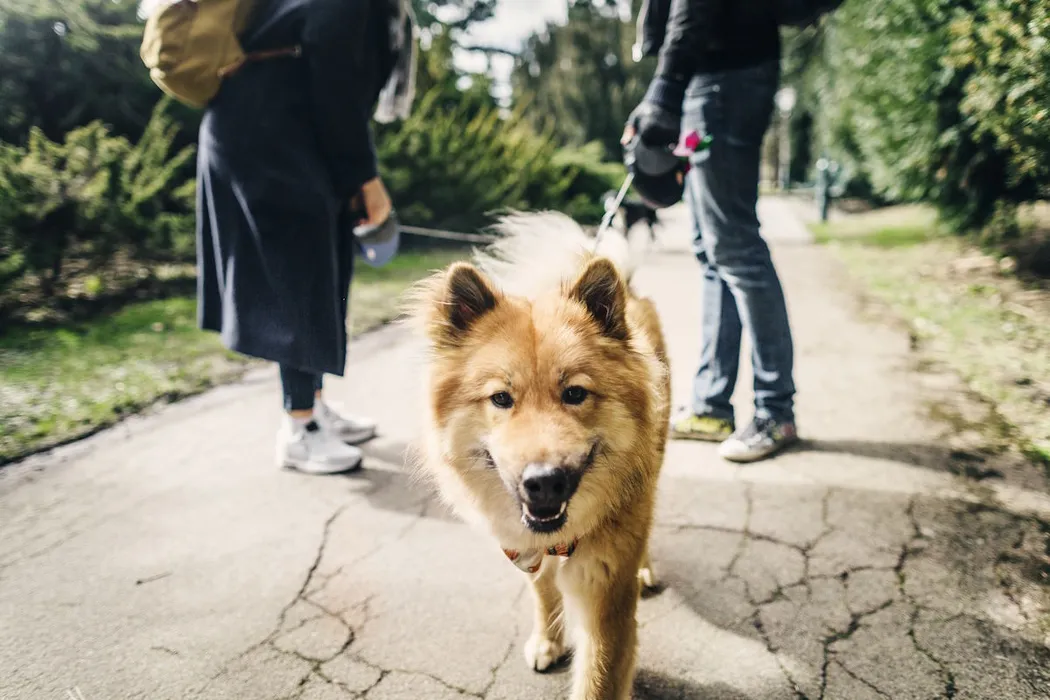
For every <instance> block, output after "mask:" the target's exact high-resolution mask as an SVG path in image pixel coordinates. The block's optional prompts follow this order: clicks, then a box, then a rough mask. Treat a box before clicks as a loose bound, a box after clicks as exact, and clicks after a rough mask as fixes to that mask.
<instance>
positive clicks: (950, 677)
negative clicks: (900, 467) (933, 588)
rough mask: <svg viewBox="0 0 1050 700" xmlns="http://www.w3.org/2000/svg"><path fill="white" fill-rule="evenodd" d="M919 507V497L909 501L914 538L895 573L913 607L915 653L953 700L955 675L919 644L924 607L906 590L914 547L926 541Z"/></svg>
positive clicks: (910, 633) (910, 631)
mask: <svg viewBox="0 0 1050 700" xmlns="http://www.w3.org/2000/svg"><path fill="white" fill-rule="evenodd" d="M917 506H918V497H917V496H913V497H912V498H911V499H910V500H909V501H908V507H907V508H906V509H905V511H904V512H905V514H906V515H907V516H908V522H909V523H910V524H911V528H912V536H911V538H910V539H909V540H908V541H907V542H906V543H905V544H904V546H903V547H901V553H900V558H899V559H898V560H897V565H896V566H895V567H894V571H895V572H896V574H897V586H898V590H899V592H900V595H901V598H903V599H904V600H906V601H908V603H909V604H910V605H911V606H912V610H911V614H910V615H909V616H908V638H909V639H910V640H911V643H912V646H913V647H914V648H915V651H917V652H919V653H920V654H921V655H922V656H924V657H925V658H926V659H928V660H929V661H930V662H931V663H933V665H934V666H936V667H937V669H938V671H939V672H940V675H941V681H942V683H943V684H944V697H945V698H947V699H948V700H951V699H952V698H954V697H955V694H956V691H957V688H956V683H955V674H954V673H952V670H951V669H950V668H948V664H947V663H945V662H943V661H941V660H940V659H938V658H937V657H936V656H934V655H933V653H932V652H931V651H929V650H928V649H925V648H923V646H922V644H920V643H919V640H918V637H917V636H916V633H915V627H916V625H917V624H918V621H919V615H920V613H921V612H922V605H921V604H920V603H919V602H918V601H916V600H915V599H914V598H913V597H912V596H910V595H909V594H908V591H907V589H906V583H907V575H906V574H905V572H904V568H905V567H906V566H907V564H908V560H909V558H910V557H911V556H912V555H913V554H916V553H918V550H916V549H915V548H914V547H913V545H914V544H915V543H916V542H918V541H920V540H924V539H926V538H925V535H924V534H923V532H922V525H920V524H919V518H918V516H917V515H916V513H915V509H916V507H917Z"/></svg>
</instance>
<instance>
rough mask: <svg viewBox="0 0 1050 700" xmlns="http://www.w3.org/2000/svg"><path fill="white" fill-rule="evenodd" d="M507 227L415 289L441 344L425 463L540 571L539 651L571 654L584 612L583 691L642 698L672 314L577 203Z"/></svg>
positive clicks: (430, 383) (533, 652) (432, 352)
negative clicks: (580, 214) (580, 221)
mask: <svg viewBox="0 0 1050 700" xmlns="http://www.w3.org/2000/svg"><path fill="white" fill-rule="evenodd" d="M500 229H501V232H502V234H503V236H502V237H501V238H500V240H499V241H498V243H497V244H495V245H494V246H493V247H492V248H491V249H489V250H488V251H486V252H485V253H480V254H478V255H477V256H476V257H475V264H473V265H472V264H467V263H456V264H453V265H452V266H450V267H449V268H448V269H447V270H445V271H443V272H440V273H437V274H435V275H434V276H432V277H431V278H430V279H428V280H426V281H425V282H424V283H423V284H421V285H420V286H419V287H418V288H417V290H416V292H417V293H416V294H414V295H413V301H414V303H413V305H412V309H413V315H414V317H415V318H416V319H417V320H418V321H419V322H420V325H421V328H422V329H424V331H425V337H426V339H427V341H428V349H429V354H428V359H427V375H428V376H427V383H426V392H427V397H428V399H427V403H428V405H427V412H426V415H427V420H426V423H425V428H424V429H425V446H424V450H423V452H424V454H423V455H422V460H421V468H422V470H423V473H424V474H425V475H427V476H428V477H429V478H430V479H432V480H433V482H434V484H435V485H436V487H437V490H438V491H439V492H440V494H441V496H442V497H443V499H444V500H445V501H446V502H447V503H448V504H449V505H450V506H451V507H452V508H453V509H454V510H455V511H456V513H457V514H458V515H460V516H461V517H462V518H463V519H464V520H466V521H468V522H469V523H472V524H474V525H476V526H478V527H480V528H483V529H484V530H486V531H487V532H489V533H490V534H491V535H492V536H493V538H494V539H495V540H496V542H497V543H498V545H499V546H500V547H501V548H502V549H503V551H504V554H505V555H506V556H507V557H508V558H509V559H510V560H511V561H512V562H513V563H514V564H516V565H517V566H518V567H519V568H520V569H522V570H523V571H525V572H526V575H528V576H529V579H530V580H531V582H532V589H533V593H534V599H535V606H536V607H535V609H536V623H535V629H534V631H533V634H532V637H531V638H530V639H529V641H528V643H527V644H526V647H525V658H526V661H527V663H528V664H529V666H530V667H531V668H533V669H535V670H536V671H545V670H547V669H548V668H549V667H551V666H552V665H553V664H555V663H556V662H557V661H559V660H560V659H561V658H563V657H564V656H565V654H566V652H567V650H568V644H567V639H566V636H567V635H566V627H568V629H569V630H570V631H571V632H572V634H571V637H570V639H569V640H568V641H571V642H572V645H573V646H574V655H573V656H574V660H573V666H574V678H573V690H572V698H573V700H626V699H627V698H629V697H630V693H631V686H632V683H633V679H634V672H635V653H636V647H637V624H636V620H635V611H636V608H637V603H638V597H639V592H640V584H641V585H646V586H652V585H654V581H653V575H652V571H651V568H650V565H649V561H648V554H647V547H648V540H649V534H650V530H651V527H652V521H653V508H654V502H655V494H656V482H657V477H658V475H659V472H660V467H661V464H662V462H663V455H664V447H665V443H666V439H667V430H668V413H669V394H670V385H669V371H668V361H667V353H666V350H665V347H664V340H663V335H662V330H661V328H660V323H659V320H658V318H657V315H656V311H655V308H654V307H653V305H652V303H651V302H650V301H648V300H647V299H641V298H638V297H637V296H636V295H634V294H633V293H632V292H631V291H630V289H629V286H628V282H629V277H630V269H629V267H628V259H629V250H628V245H627V241H626V240H625V239H624V238H623V236H622V235H621V234H619V233H616V232H613V231H610V232H608V233H607V234H605V236H604V237H603V238H602V242H601V244H600V246H599V250H598V251H597V252H591V250H590V248H591V246H592V245H593V239H591V238H589V237H588V236H587V235H586V234H585V233H584V232H583V230H582V229H581V228H580V227H579V226H577V225H576V224H575V223H574V222H573V221H572V220H571V219H568V218H567V217H563V216H561V215H557V214H531V215H515V216H512V217H509V218H507V219H504V221H503V222H502V224H501V226H500ZM494 549H495V546H494ZM565 620H567V621H568V622H569V623H570V624H569V625H565V624H563V622H564V621H565Z"/></svg>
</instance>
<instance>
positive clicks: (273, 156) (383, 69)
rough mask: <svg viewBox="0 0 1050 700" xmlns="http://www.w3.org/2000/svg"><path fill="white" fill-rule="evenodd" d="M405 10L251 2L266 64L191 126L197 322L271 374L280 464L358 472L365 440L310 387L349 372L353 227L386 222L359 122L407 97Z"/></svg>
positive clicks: (366, 423) (328, 0) (361, 2)
mask: <svg viewBox="0 0 1050 700" xmlns="http://www.w3.org/2000/svg"><path fill="white" fill-rule="evenodd" d="M403 2H407V0H262V1H260V2H259V3H258V8H257V9H256V10H255V11H254V14H253V16H252V18H251V21H250V23H249V28H248V30H247V31H246V32H245V33H244V34H243V36H242V37H241V43H242V45H243V47H244V49H245V51H247V52H253V53H257V54H260V55H265V54H269V55H275V56H277V57H273V58H268V59H266V60H259V61H249V62H246V63H245V64H243V65H242V66H241V67H240V68H239V69H238V70H237V71H236V72H234V73H233V74H232V75H231V76H229V77H227V78H225V79H224V80H223V84H222V87H221V89H220V91H219V93H218V94H217V95H216V97H215V98H214V99H213V100H212V102H211V103H210V104H209V105H208V107H207V109H206V110H205V112H204V116H203V120H202V122H201V127H200V140H199V151H198V189H197V205H198V206H197V255H198V299H199V306H198V315H199V322H200V325H201V327H203V328H204V329H207V330H211V331H216V332H219V333H221V337H222V341H223V343H224V344H225V345H226V346H227V347H228V348H230V349H231V350H234V351H236V352H239V353H243V354H246V355H249V356H252V357H257V358H261V359H264V360H269V361H272V362H274V363H276V364H277V366H278V367H279V371H280V378H281V385H282V390H283V391H282V394H283V397H282V403H283V408H284V409H285V415H284V417H283V421H282V425H281V428H280V429H279V431H278V436H277V441H276V442H277V450H276V451H277V462H278V464H279V465H280V466H282V467H288V468H295V469H298V470H300V471H304V472H309V473H315V474H330V473H338V472H344V471H348V470H350V469H353V468H356V467H357V466H359V465H360V464H361V461H362V453H361V450H360V449H359V448H358V447H356V445H357V444H358V443H361V442H363V441H365V440H368V439H370V438H371V437H372V436H373V435H374V434H375V431H376V425H375V423H374V422H373V421H372V420H370V419H368V418H365V417H362V416H356V417H355V416H352V415H348V414H343V413H340V412H339V411H338V410H337V409H336V408H335V407H334V406H333V405H332V404H330V403H329V402H327V401H326V400H325V399H324V398H323V394H322V388H323V377H324V375H325V374H330V375H336V376H341V375H342V374H343V372H344V369H345V364H346V352H347V332H346V319H347V303H348V294H349V285H350V279H351V274H352V270H353V262H354V246H355V243H354V241H355V237H354V233H353V231H354V230H355V227H356V226H358V225H359V224H362V223H365V224H368V225H379V224H381V223H382V222H384V221H387V220H388V217H390V215H391V211H392V205H391V201H390V197H389V196H388V194H387V191H386V188H385V187H384V186H383V182H382V180H381V179H380V177H379V174H378V168H377V163H376V153H375V147H374V144H373V140H372V133H371V124H370V120H371V118H372V117H373V116H376V117H378V116H379V114H378V111H377V108H378V107H381V106H382V105H383V104H384V102H383V99H384V98H385V96H388V95H389V94H390V92H389V86H390V84H391V82H394V83H396V84H397V85H396V87H397V88H401V87H404V86H405V85H406V84H407V85H408V87H409V90H410V89H411V81H408V82H407V83H406V81H405V80H404V76H403V75H402V72H403V68H404V66H405V65H406V60H405V59H404V56H405V55H406V52H407V53H411V52H412V51H413V44H412V38H411V24H412V21H411V16H410V14H407V12H408V11H407V10H406V8H405V6H404V5H403ZM410 75H414V74H410ZM397 92H398V91H397V90H395V93H397ZM410 97H411V95H410V94H409V95H408V98H409V99H410ZM401 98H404V95H403V94H400V95H399V96H395V98H393V99H394V100H395V101H396V100H397V99H401ZM405 103H407V100H405V99H402V106H401V108H400V112H401V113H400V116H402V117H403V116H404V104H405ZM392 109H393V111H395V112H397V111H398V108H397V107H393V108H392ZM366 250H367V249H366ZM373 252H374V251H373Z"/></svg>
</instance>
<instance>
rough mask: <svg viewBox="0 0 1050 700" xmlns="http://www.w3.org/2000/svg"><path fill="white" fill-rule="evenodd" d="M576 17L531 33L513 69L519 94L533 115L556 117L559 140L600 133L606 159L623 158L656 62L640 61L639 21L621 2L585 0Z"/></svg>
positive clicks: (546, 120) (572, 141)
mask: <svg viewBox="0 0 1050 700" xmlns="http://www.w3.org/2000/svg"><path fill="white" fill-rule="evenodd" d="M568 19H569V21H568V23H567V24H565V25H564V26H561V25H557V24H549V25H547V27H546V29H544V30H543V31H541V32H539V33H536V34H533V35H532V36H531V37H529V38H528V39H527V40H526V42H525V46H524V48H523V50H522V54H521V56H520V58H519V59H518V60H517V62H516V65H515V69H514V73H513V85H514V94H515V98H516V99H519V100H528V101H529V104H530V105H531V107H530V120H531V121H532V122H533V123H534V124H535V125H536V126H537V127H538V128H544V127H545V126H546V125H548V124H549V125H550V127H551V128H552V129H553V133H554V136H555V138H556V139H557V140H558V142H559V143H561V144H563V145H570V146H582V145H583V144H585V143H587V142H590V141H595V140H596V141H599V142H600V143H601V144H602V146H603V148H604V153H605V157H606V158H609V159H613V160H619V158H620V154H621V147H620V135H621V133H622V132H623V125H624V123H625V122H626V121H627V117H628V115H629V114H630V112H631V110H632V109H634V107H635V106H636V105H637V104H638V102H639V101H640V100H641V98H642V96H643V95H644V94H645V90H646V87H647V86H648V83H649V79H650V78H651V77H652V72H653V64H652V61H650V60H646V61H644V62H641V63H635V62H634V60H633V58H632V56H631V46H632V45H633V44H634V40H635V25H634V24H633V23H629V22H624V21H623V18H622V17H621V16H620V12H619V4H618V3H617V2H615V1H610V0H589V1H588V0H578V1H576V2H573V3H572V4H571V5H570V6H569V17H568Z"/></svg>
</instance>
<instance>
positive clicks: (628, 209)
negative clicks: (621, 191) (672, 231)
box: [603, 190, 660, 243]
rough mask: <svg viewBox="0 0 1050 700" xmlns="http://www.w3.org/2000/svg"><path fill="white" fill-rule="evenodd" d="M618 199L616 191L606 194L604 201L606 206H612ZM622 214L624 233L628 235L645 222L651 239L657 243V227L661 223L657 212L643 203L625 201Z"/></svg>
mask: <svg viewBox="0 0 1050 700" xmlns="http://www.w3.org/2000/svg"><path fill="white" fill-rule="evenodd" d="M615 198H616V191H615V190H609V191H608V192H606V193H605V197H604V198H603V201H604V202H605V204H606V206H609V205H611V203H612V201H613V200H614V199H615ZM619 213H620V214H622V215H623V223H624V233H625V234H626V233H627V232H628V231H630V230H631V228H633V227H634V225H635V224H636V223H638V222H639V221H644V222H645V224H646V226H648V228H649V239H650V240H651V241H652V242H653V243H655V242H656V225H657V224H658V223H660V217H659V216H658V215H657V213H656V210H655V209H653V208H652V207H650V206H648V205H647V204H645V203H644V202H641V201H637V200H635V201H631V200H628V199H624V200H623V202H621V203H620V212H619Z"/></svg>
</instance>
